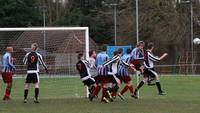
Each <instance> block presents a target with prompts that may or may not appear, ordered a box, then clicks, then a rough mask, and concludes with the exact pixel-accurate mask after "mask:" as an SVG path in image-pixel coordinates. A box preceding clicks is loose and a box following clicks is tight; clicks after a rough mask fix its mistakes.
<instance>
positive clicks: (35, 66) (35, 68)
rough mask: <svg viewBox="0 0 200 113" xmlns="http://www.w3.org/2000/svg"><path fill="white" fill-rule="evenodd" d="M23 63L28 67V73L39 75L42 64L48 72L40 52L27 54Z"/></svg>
mask: <svg viewBox="0 0 200 113" xmlns="http://www.w3.org/2000/svg"><path fill="white" fill-rule="evenodd" d="M23 63H24V64H26V65H27V73H38V72H39V65H40V64H42V65H43V66H44V68H45V70H47V66H46V64H45V63H44V61H43V59H42V56H41V55H40V54H39V53H38V52H29V53H27V54H26V55H25V57H24V59H23Z"/></svg>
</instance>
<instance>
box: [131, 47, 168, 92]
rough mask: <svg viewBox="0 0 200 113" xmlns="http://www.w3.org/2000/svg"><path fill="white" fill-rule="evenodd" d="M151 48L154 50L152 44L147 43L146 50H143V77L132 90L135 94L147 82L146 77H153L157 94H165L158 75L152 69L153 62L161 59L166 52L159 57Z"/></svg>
mask: <svg viewBox="0 0 200 113" xmlns="http://www.w3.org/2000/svg"><path fill="white" fill-rule="evenodd" d="M153 50H154V44H153V43H149V44H148V46H147V51H146V52H145V57H146V58H145V62H144V66H145V69H144V79H143V80H142V81H141V82H140V83H139V85H138V86H137V88H136V90H135V92H134V93H135V94H137V91H138V90H139V89H140V88H141V87H142V86H143V85H144V83H147V81H148V78H149V77H151V78H155V80H156V86H157V89H158V94H159V95H165V93H164V92H163V90H162V89H161V85H160V79H159V76H158V74H157V73H156V71H155V69H154V62H158V61H160V60H162V59H163V58H165V57H166V56H167V55H168V54H167V53H164V54H163V55H162V56H161V57H157V56H154V55H153V53H152V52H153Z"/></svg>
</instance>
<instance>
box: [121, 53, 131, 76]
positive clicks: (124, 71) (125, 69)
mask: <svg viewBox="0 0 200 113" xmlns="http://www.w3.org/2000/svg"><path fill="white" fill-rule="evenodd" d="M130 59H131V55H130V54H125V55H123V56H122V61H123V62H125V63H126V65H124V63H122V64H121V65H120V68H119V71H118V74H119V76H129V73H128V71H129V70H128V69H129V65H128V64H130Z"/></svg>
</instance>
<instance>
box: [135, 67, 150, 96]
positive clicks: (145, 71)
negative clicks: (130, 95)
mask: <svg viewBox="0 0 200 113" xmlns="http://www.w3.org/2000/svg"><path fill="white" fill-rule="evenodd" d="M148 76H149V70H148V69H144V73H143V77H144V79H143V80H142V81H140V83H139V85H138V86H137V87H136V88H135V91H134V95H137V91H138V90H139V89H140V88H141V87H142V86H143V85H144V84H145V83H146V82H147V81H148Z"/></svg>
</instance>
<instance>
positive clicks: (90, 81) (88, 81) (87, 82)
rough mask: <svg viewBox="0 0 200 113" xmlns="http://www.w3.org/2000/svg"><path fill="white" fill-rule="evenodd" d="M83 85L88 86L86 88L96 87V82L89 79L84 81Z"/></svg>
mask: <svg viewBox="0 0 200 113" xmlns="http://www.w3.org/2000/svg"><path fill="white" fill-rule="evenodd" d="M83 83H84V85H86V86H88V87H89V86H91V85H94V84H95V80H94V79H92V78H89V79H87V80H84V81H83Z"/></svg>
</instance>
